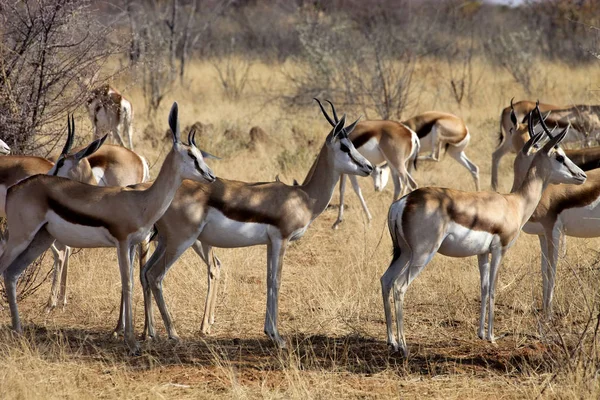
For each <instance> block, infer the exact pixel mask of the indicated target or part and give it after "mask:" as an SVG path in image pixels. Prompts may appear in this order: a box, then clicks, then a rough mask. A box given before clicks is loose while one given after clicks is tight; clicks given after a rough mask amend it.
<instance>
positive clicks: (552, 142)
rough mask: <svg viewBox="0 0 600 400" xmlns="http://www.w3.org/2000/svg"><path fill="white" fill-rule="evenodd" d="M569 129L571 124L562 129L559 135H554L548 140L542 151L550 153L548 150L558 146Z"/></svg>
mask: <svg viewBox="0 0 600 400" xmlns="http://www.w3.org/2000/svg"><path fill="white" fill-rule="evenodd" d="M569 128H571V124H569V125H567V127H566V128H565V129H563V130H562V132H561V133H559V134H558V135H556V136H554V137H553V138H552V139H550V141H549V142H548V143H546V145H545V146H544V150H545V151H550V150H552V148H553V147H556V146H558V145H559V144H560V142H561V141H562V140H563V139H564V138H565V136H567V133H568V132H569Z"/></svg>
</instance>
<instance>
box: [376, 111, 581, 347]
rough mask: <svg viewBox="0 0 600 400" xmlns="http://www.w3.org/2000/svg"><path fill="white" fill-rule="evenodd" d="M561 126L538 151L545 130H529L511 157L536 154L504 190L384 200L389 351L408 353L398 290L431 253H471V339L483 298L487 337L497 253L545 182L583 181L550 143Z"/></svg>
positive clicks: (425, 191) (437, 191)
mask: <svg viewBox="0 0 600 400" xmlns="http://www.w3.org/2000/svg"><path fill="white" fill-rule="evenodd" d="M513 115H514V114H513ZM515 121H516V119H515ZM529 126H531V124H530V125H529ZM567 131H568V128H566V129H565V130H563V131H562V132H561V133H560V134H559V135H557V136H556V137H555V138H553V139H551V140H550V141H549V142H548V143H547V144H546V145H545V146H544V147H543V148H542V149H541V150H539V151H536V148H535V145H536V144H537V143H538V142H539V141H540V140H541V138H542V136H543V135H545V132H540V133H539V134H537V135H533V133H532V137H531V139H529V141H528V142H527V143H526V144H525V146H523V148H522V149H521V151H520V152H519V154H518V155H517V162H518V161H519V159H520V158H522V157H526V156H527V155H528V154H530V152H536V154H535V156H533V159H532V161H531V165H530V167H529V168H528V169H527V171H517V172H519V173H521V174H522V173H524V174H525V176H518V177H517V176H516V177H515V180H520V181H521V182H522V183H521V185H519V186H518V188H516V189H515V190H514V191H513V192H511V193H510V194H505V195H503V194H499V193H496V192H463V191H458V190H452V189H443V188H434V187H428V188H422V189H418V190H416V191H414V192H412V193H410V194H408V195H407V196H404V197H403V198H402V199H400V200H398V201H397V202H395V203H393V204H392V206H391V207H390V211H389V215H388V227H389V230H390V235H391V237H392V242H393V244H394V256H393V259H392V262H391V264H390V266H389V268H388V269H387V271H386V272H385V273H384V274H383V276H382V277H381V288H382V295H383V305H384V311H385V318H386V325H387V342H388V344H389V345H391V346H392V348H393V349H394V350H395V351H397V350H398V349H401V350H402V351H403V353H404V355H405V356H407V355H408V349H407V347H406V339H405V337H404V316H403V304H404V294H405V293H406V290H407V289H408V286H409V285H410V283H411V282H412V281H413V280H414V279H415V278H416V277H417V276H418V275H419V273H421V271H422V270H423V269H424V268H425V266H426V265H427V264H428V263H429V262H430V261H431V259H432V257H433V256H434V255H435V253H441V254H444V255H446V256H450V257H468V256H474V255H477V258H478V261H479V271H480V277H481V314H480V319H479V330H478V336H479V337H480V338H481V339H483V338H484V325H485V317H486V307H487V306H488V302H489V312H488V329H487V335H486V336H485V338H487V339H488V340H490V341H492V342H493V341H494V335H493V325H494V301H495V287H496V276H497V272H498V267H499V265H500V261H501V259H502V257H503V256H504V254H505V253H506V251H507V250H508V249H509V248H510V247H511V246H512V245H513V244H514V242H515V240H516V239H517V237H518V235H519V233H520V231H521V228H522V226H523V225H524V224H525V223H526V222H527V220H528V219H529V217H530V216H531V214H532V213H533V212H534V210H535V208H536V206H537V204H538V202H539V200H540V198H541V197H542V192H543V191H544V189H545V188H546V187H547V186H548V185H549V184H551V183H577V184H582V183H584V182H585V179H586V175H585V173H584V172H583V171H582V170H581V169H579V167H577V166H576V165H575V164H573V163H572V162H571V160H569V159H568V158H567V157H566V156H565V154H564V152H563V151H562V149H560V148H559V147H558V144H559V143H560V142H561V141H562V140H563V139H564V138H565V136H566V134H567ZM490 256H491V262H490ZM392 287H393V288H394V303H395V306H396V313H395V314H396V330H397V336H398V340H399V343H398V342H396V338H395V336H394V333H393V332H392V313H391V304H390V296H389V295H390V290H391V289H392Z"/></svg>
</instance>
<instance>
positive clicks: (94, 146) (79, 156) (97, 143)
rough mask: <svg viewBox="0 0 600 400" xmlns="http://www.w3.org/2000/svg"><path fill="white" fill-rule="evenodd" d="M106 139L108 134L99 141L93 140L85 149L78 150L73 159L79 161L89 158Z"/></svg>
mask: <svg viewBox="0 0 600 400" xmlns="http://www.w3.org/2000/svg"><path fill="white" fill-rule="evenodd" d="M107 137H108V133H107V134H106V135H104V136H102V137H101V138H100V139H96V140H94V141H93V142H92V143H90V144H89V145H88V146H87V147H86V148H85V149H83V150H79V151H78V152H77V153H75V159H76V160H81V159H82V158H84V157H87V156H91V155H92V154H94V153H95V152H96V151H98V149H99V148H100V147H102V145H103V144H104V141H105V140H106V138H107Z"/></svg>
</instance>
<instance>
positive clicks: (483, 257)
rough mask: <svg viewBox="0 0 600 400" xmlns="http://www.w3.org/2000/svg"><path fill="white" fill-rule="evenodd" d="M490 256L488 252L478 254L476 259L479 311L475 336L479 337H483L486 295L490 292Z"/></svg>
mask: <svg viewBox="0 0 600 400" xmlns="http://www.w3.org/2000/svg"><path fill="white" fill-rule="evenodd" d="M489 259H490V257H489V254H488V253H486V254H478V255H477V261H478V263H479V280H480V283H481V310H480V313H479V330H478V331H477V336H479V338H480V339H485V333H484V329H485V312H486V308H487V302H488V295H489V293H490V261H489Z"/></svg>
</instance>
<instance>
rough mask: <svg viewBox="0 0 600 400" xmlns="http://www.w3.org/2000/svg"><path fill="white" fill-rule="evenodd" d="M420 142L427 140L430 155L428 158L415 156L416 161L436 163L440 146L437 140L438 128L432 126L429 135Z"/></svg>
mask: <svg viewBox="0 0 600 400" xmlns="http://www.w3.org/2000/svg"><path fill="white" fill-rule="evenodd" d="M421 140H429V141H430V145H431V154H430V155H428V156H417V159H418V160H421V161H436V162H437V161H439V160H440V151H441V148H442V144H441V143H440V140H439V133H438V128H437V127H436V126H434V127H433V128H432V129H431V132H430V133H429V135H427V138H424V139H421Z"/></svg>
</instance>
